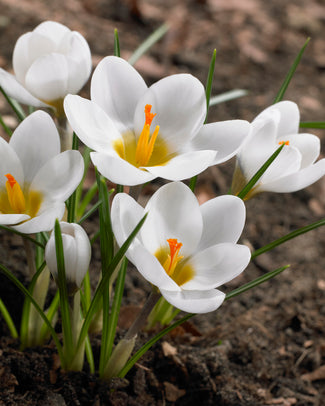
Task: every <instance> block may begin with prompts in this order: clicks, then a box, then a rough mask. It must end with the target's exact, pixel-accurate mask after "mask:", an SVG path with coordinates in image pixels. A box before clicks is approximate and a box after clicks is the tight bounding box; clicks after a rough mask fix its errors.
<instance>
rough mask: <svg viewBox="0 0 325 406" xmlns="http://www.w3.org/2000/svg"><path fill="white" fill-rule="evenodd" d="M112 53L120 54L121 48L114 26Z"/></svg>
mask: <svg viewBox="0 0 325 406" xmlns="http://www.w3.org/2000/svg"><path fill="white" fill-rule="evenodd" d="M114 55H115V56H121V50H120V40H119V37H118V31H117V29H116V28H115V30H114Z"/></svg>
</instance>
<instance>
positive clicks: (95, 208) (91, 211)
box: [78, 200, 102, 224]
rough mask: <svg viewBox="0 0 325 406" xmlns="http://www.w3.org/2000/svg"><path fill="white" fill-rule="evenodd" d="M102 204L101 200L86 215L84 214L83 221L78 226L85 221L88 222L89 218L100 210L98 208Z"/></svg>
mask: <svg viewBox="0 0 325 406" xmlns="http://www.w3.org/2000/svg"><path fill="white" fill-rule="evenodd" d="M101 204H102V201H101V200H99V201H98V202H97V203H95V204H94V205H93V207H92V208H91V209H90V210H88V211H87V213H86V214H84V215H83V216H82V217H81V219H80V220H79V221H78V224H82V223H83V222H84V221H85V220H87V218H88V217H90V216H91V215H92V214H93V213H95V211H96V210H97V209H98V207H99V206H100V205H101Z"/></svg>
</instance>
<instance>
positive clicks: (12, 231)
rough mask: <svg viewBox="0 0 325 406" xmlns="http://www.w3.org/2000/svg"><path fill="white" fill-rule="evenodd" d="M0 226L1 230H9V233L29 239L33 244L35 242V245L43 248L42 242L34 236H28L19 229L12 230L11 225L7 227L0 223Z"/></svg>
mask: <svg viewBox="0 0 325 406" xmlns="http://www.w3.org/2000/svg"><path fill="white" fill-rule="evenodd" d="M0 228H2V229H3V230H6V231H9V232H10V233H13V234H17V235H20V237H22V238H26V240H29V241H30V242H32V243H33V244H35V245H37V246H39V247H41V248H43V249H45V246H44V244H42V243H41V242H39V241H37V240H35V238H32V237H30V236H29V235H26V234H23V233H20V232H19V231H17V230H14V229H13V228H11V227H7V226H3V225H0Z"/></svg>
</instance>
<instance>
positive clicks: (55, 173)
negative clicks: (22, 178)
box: [30, 150, 84, 202]
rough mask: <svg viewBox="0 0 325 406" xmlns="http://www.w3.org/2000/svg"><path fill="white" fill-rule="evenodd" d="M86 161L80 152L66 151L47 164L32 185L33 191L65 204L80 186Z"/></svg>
mask: <svg viewBox="0 0 325 406" xmlns="http://www.w3.org/2000/svg"><path fill="white" fill-rule="evenodd" d="M83 173H84V160H83V158H82V156H81V154H80V152H79V151H74V150H69V151H64V152H62V153H61V154H59V155H56V156H54V157H53V158H52V159H50V160H49V161H48V162H46V163H45V164H44V165H43V166H42V168H41V169H40V170H39V171H38V173H37V174H36V176H35V177H34V179H33V182H32V184H31V187H30V188H31V190H37V191H39V192H42V193H43V194H44V196H45V197H46V199H51V200H53V201H61V202H64V201H65V200H66V199H67V198H68V197H69V196H70V195H71V194H72V192H73V191H74V190H75V189H76V187H77V186H78V185H79V183H80V181H81V179H82V176H83Z"/></svg>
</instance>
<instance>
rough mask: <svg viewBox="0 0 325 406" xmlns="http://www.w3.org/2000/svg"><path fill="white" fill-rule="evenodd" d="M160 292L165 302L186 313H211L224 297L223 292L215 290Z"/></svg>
mask: <svg viewBox="0 0 325 406" xmlns="http://www.w3.org/2000/svg"><path fill="white" fill-rule="evenodd" d="M160 291H161V294H162V295H163V296H164V298H165V299H166V300H167V302H169V303H170V304H172V305H173V306H175V307H177V308H178V309H180V310H183V311H184V312H188V313H209V312H213V311H214V310H216V309H218V307H220V306H221V305H222V302H223V301H224V300H225V297H226V295H225V294H224V293H223V292H220V290H217V289H211V290H205V291H195V290H187V291H184V290H183V291H181V292H171V291H168V290H160Z"/></svg>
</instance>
